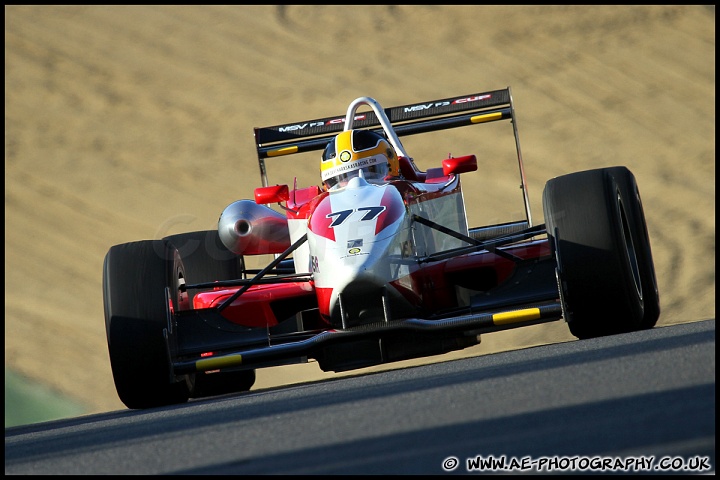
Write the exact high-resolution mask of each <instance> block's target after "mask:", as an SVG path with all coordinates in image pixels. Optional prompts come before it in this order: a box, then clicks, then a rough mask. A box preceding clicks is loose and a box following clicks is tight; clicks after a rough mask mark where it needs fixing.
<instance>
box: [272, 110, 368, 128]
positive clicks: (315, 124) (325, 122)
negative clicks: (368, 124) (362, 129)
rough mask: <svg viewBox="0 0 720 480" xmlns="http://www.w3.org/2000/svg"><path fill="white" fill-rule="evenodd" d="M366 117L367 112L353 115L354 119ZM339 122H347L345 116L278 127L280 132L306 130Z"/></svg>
mask: <svg viewBox="0 0 720 480" xmlns="http://www.w3.org/2000/svg"><path fill="white" fill-rule="evenodd" d="M366 118H367V115H366V114H363V115H355V116H354V117H353V119H354V120H365V119H366ZM338 123H345V117H341V118H333V119H330V120H322V121H319V122H307V123H296V124H294V125H285V126H283V127H278V131H279V132H294V131H297V130H304V129H306V128H318V127H325V126H327V125H337V124H338Z"/></svg>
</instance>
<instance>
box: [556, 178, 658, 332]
mask: <svg viewBox="0 0 720 480" xmlns="http://www.w3.org/2000/svg"><path fill="white" fill-rule="evenodd" d="M543 209H544V212H545V223H546V226H547V233H548V238H549V240H550V243H551V246H552V249H553V252H554V255H555V258H556V261H557V273H558V280H559V288H560V293H561V296H562V299H563V307H564V311H565V316H566V321H567V322H568V327H569V328H570V332H571V333H572V334H573V335H575V336H576V337H578V338H581V339H582V338H591V337H598V336H603V335H611V334H616V333H624V332H630V331H634V330H640V329H644V328H651V327H652V326H654V325H655V323H656V322H657V319H658V316H659V314H660V304H659V300H658V298H659V297H658V289H657V282H656V279H655V269H654V265H653V260H652V252H651V250H650V241H649V238H648V234H647V227H646V223H645V217H644V213H643V209H642V204H641V202H640V194H639V191H638V189H637V184H636V182H635V177H634V176H633V174H632V173H631V172H630V170H628V169H627V168H625V167H611V168H601V169H596V170H588V171H584V172H577V173H572V174H569V175H564V176H561V177H557V178H554V179H551V180H549V181H548V182H547V184H546V186H545V190H544V191H543Z"/></svg>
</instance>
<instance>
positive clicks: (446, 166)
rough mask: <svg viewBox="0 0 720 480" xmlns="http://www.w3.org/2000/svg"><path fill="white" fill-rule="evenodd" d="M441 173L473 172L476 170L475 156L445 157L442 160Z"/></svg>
mask: <svg viewBox="0 0 720 480" xmlns="http://www.w3.org/2000/svg"><path fill="white" fill-rule="evenodd" d="M442 168H443V175H445V176H447V175H450V174H452V173H454V174H458V173H465V172H474V171H475V170H477V157H475V155H465V156H464V157H454V158H446V159H445V160H443V161H442Z"/></svg>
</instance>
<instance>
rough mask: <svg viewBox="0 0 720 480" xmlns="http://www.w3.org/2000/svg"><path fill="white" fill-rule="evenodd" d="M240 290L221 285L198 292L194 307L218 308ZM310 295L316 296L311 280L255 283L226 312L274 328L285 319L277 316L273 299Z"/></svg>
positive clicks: (245, 322)
mask: <svg viewBox="0 0 720 480" xmlns="http://www.w3.org/2000/svg"><path fill="white" fill-rule="evenodd" d="M237 290H238V289H237V288H217V289H215V290H212V291H209V292H201V293H198V294H197V295H195V298H194V299H193V307H194V308H196V309H199V308H213V307H217V306H218V305H220V304H221V303H223V302H224V301H225V300H227V299H228V298H230V296H232V294H234V293H235V292H237ZM308 297H310V298H313V299H314V298H315V289H314V288H313V286H312V284H311V283H308V282H288V283H277V284H270V285H255V286H254V287H252V288H250V289H248V291H246V292H244V293H243V294H242V295H240V297H238V298H237V299H236V300H235V301H233V302H232V304H230V305H229V306H228V307H227V308H225V309H224V310H223V312H222V315H223V316H224V317H225V318H227V319H228V320H230V321H231V322H233V323H237V324H239V325H244V326H246V327H274V326H275V325H277V324H278V323H279V322H280V321H282V320H285V319H284V318H281V319H278V318H276V317H275V313H274V312H273V309H272V306H271V304H272V302H274V301H279V300H285V301H288V300H300V299H302V298H308Z"/></svg>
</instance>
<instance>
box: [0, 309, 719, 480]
mask: <svg viewBox="0 0 720 480" xmlns="http://www.w3.org/2000/svg"><path fill="white" fill-rule="evenodd" d="M477 457H482V459H495V460H502V459H503V458H504V459H505V462H506V463H505V465H506V467H509V466H510V465H511V464H512V463H513V462H514V463H515V464H516V465H515V466H517V467H519V468H518V469H516V470H512V471H511V470H507V469H505V470H500V471H499V472H498V473H532V472H534V471H536V470H537V467H539V466H542V467H544V468H545V470H543V469H540V472H541V473H570V469H571V468H572V466H573V465H576V466H579V467H587V468H584V469H581V470H580V472H579V473H593V472H592V470H590V468H591V467H592V466H595V467H597V468H599V470H596V472H597V473H680V472H678V471H677V470H672V469H671V467H673V466H674V467H681V466H685V467H689V468H690V469H689V470H686V471H684V472H682V473H705V474H707V473H714V472H715V320H714V319H713V320H706V321H699V322H694V323H685V324H678V325H672V326H666V327H660V328H655V329H652V330H649V331H643V332H635V333H631V334H625V335H616V336H611V337H605V338H600V339H593V340H585V341H572V342H567V343H559V344H552V345H545V346H540V347H533V348H527V349H523V350H515V351H509V352H502V353H498V354H492V355H484V356H479V357H474V358H467V359H461V360H454V361H449V362H443V363H436V364H431V365H424V366H419V367H412V368H405V369H399V370H391V371H384V372H380V373H374V374H368V375H363V376H356V377H343V378H338V379H336V380H329V381H321V382H313V383H307V384H300V385H293V386H289V387H281V388H273V389H267V390H258V391H253V392H249V393H244V394H238V395H229V396H224V397H216V398H212V399H204V400H201V401H191V402H190V403H188V404H185V405H180V406H174V407H169V408H160V409H153V410H147V411H131V410H120V411H116V412H110V413H104V414H98V415H89V416H83V417H78V418H74V419H68V420H58V421H53V422H46V423H40V424H34V425H28V426H20V427H13V428H6V429H5V474H68V475H69V474H81V475H82V474H205V475H207V474H443V473H448V472H447V471H446V470H445V469H443V466H445V467H453V465H455V466H454V468H451V469H450V470H449V471H450V472H452V473H468V472H473V473H489V472H488V470H487V468H481V469H478V470H474V469H473V468H474V465H473V464H472V461H473V460H475V459H476V458H477ZM454 459H455V460H456V461H457V463H454V462H455V460H454ZM641 461H647V463H644V464H641V463H640V462H641ZM469 462H470V463H469ZM523 462H524V463H523ZM523 466H524V467H527V469H523ZM530 467H535V468H536V470H533V469H532V468H530ZM548 467H550V470H548V469H547V468H548ZM623 467H624V468H626V470H622V468H623Z"/></svg>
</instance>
